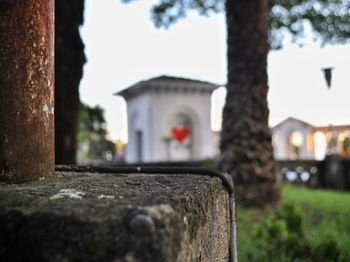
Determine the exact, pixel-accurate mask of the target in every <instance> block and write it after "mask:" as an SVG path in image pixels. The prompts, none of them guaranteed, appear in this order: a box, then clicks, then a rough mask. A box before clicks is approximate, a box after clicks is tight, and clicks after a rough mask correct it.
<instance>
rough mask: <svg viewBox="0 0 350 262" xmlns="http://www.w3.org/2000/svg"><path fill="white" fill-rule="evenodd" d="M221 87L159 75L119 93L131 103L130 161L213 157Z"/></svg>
mask: <svg viewBox="0 0 350 262" xmlns="http://www.w3.org/2000/svg"><path fill="white" fill-rule="evenodd" d="M217 87H218V85H216V84H213V83H209V82H203V81H197V80H192V79H185V78H177V77H171V76H159V77H155V78H152V79H149V80H146V81H141V82H138V83H136V84H134V85H132V86H130V87H129V88H127V89H125V90H123V91H121V92H118V93H117V94H116V95H120V96H123V97H124V98H125V100H126V102H127V115H128V137H129V142H128V145H127V147H126V152H125V160H126V162H129V163H133V162H134V163H135V162H158V161H186V160H201V159H207V158H213V156H214V146H213V134H212V131H211V120H210V110H211V94H212V92H213V91H214V90H215V89H216V88H217Z"/></svg>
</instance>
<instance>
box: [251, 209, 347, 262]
mask: <svg viewBox="0 0 350 262" xmlns="http://www.w3.org/2000/svg"><path fill="white" fill-rule="evenodd" d="M254 239H255V248H254V250H252V251H251V252H249V253H248V259H249V261H259V262H264V261H286V262H287V261H310V262H311V261H317V262H323V261H324V262H328V261H345V260H344V259H342V257H341V250H340V248H339V246H338V243H337V241H336V240H335V238H334V236H326V237H324V238H323V239H320V241H319V242H318V244H317V245H311V243H310V242H309V241H308V240H307V239H306V237H305V233H304V228H303V217H302V215H301V213H300V211H298V210H297V209H296V208H295V206H294V205H292V204H285V205H284V206H282V207H281V208H280V209H278V210H275V211H274V212H272V213H271V214H270V215H269V216H268V217H267V219H266V220H264V221H263V222H262V223H261V224H260V225H259V226H257V227H256V229H255V233H254Z"/></svg>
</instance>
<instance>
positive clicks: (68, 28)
mask: <svg viewBox="0 0 350 262" xmlns="http://www.w3.org/2000/svg"><path fill="white" fill-rule="evenodd" d="M55 3H56V17H55V19H56V31H55V34H56V36H55V40H56V41H55V59H56V68H55V154H56V164H75V162H76V149H77V132H78V113H79V104H80V102H79V101H80V100H79V83H80V79H81V77H82V74H83V65H84V63H85V56H84V44H83V42H82V40H81V38H80V34H79V26H80V25H82V24H83V20H84V0H56V1H55Z"/></svg>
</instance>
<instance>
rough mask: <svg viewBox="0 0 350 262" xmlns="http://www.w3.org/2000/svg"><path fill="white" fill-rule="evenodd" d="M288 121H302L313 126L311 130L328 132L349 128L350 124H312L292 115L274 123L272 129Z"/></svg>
mask: <svg viewBox="0 0 350 262" xmlns="http://www.w3.org/2000/svg"><path fill="white" fill-rule="evenodd" d="M290 121H296V122H299V123H302V124H303V125H305V126H309V127H311V128H313V131H314V132H316V131H323V132H328V131H344V130H350V125H328V126H315V125H312V124H310V123H308V122H306V121H304V120H300V119H298V118H294V117H288V118H287V119H285V120H283V121H282V122H280V123H278V124H277V125H275V126H274V127H273V128H272V129H277V128H279V127H280V126H282V125H284V124H285V123H288V122H290Z"/></svg>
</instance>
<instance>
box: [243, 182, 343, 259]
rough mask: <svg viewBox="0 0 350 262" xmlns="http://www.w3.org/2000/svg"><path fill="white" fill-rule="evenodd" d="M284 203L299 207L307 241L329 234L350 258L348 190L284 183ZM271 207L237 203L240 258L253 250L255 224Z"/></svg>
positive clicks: (317, 239) (313, 240)
mask: <svg viewBox="0 0 350 262" xmlns="http://www.w3.org/2000/svg"><path fill="white" fill-rule="evenodd" d="M284 203H292V204H294V205H295V206H296V207H297V208H298V209H299V210H300V211H301V213H302V215H303V226H304V229H305V233H306V237H307V239H308V240H309V241H310V243H315V244H317V243H319V242H320V241H323V240H324V239H327V238H330V237H332V238H334V239H336V241H337V242H338V245H339V247H340V248H341V250H342V252H343V255H344V256H345V257H346V260H347V261H350V193H341V192H331V191H326V190H314V189H307V188H302V187H293V186H284V187H283V189H282V201H281V205H282V204H284ZM272 211H273V208H266V209H265V210H261V209H254V208H243V207H240V206H238V208H237V220H238V222H237V223H238V224H237V227H238V228H237V229H238V256H239V260H240V261H241V262H242V261H249V260H248V259H247V253H248V252H253V251H254V244H255V240H254V237H253V235H254V228H255V227H256V226H257V225H258V224H259V223H261V222H262V221H264V219H266V217H267V215H268V214H269V213H271V212H272Z"/></svg>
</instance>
